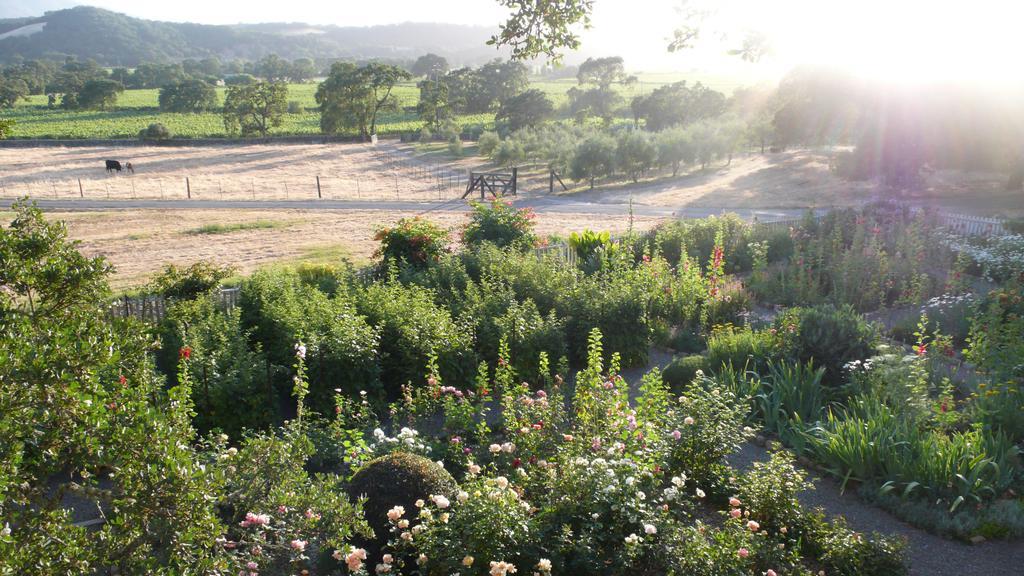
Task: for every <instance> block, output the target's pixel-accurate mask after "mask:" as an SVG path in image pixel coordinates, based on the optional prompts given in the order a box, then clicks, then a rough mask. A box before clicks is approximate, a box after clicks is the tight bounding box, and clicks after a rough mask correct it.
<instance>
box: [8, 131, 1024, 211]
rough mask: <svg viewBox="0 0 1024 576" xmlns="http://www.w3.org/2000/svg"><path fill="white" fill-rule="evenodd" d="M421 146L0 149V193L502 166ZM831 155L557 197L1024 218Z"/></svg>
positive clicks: (982, 189) (385, 175)
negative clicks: (876, 206)
mask: <svg viewBox="0 0 1024 576" xmlns="http://www.w3.org/2000/svg"><path fill="white" fill-rule="evenodd" d="M428 148H429V149H424V148H423V147H419V146H415V145H408V144H400V143H397V142H392V141H383V142H381V143H380V144H378V145H377V146H370V145H367V144H273V145H255V144H254V145H225V146H205V147H159V146H152V147H111V146H97V147H71V148H65V147H38V148H0V197H7V198H14V197H19V196H24V195H26V194H29V195H31V196H35V197H41V198H54V197H57V198H77V197H79V196H85V197H86V198H108V197H109V198H113V199H117V198H133V197H135V198H185V197H186V196H187V195H188V193H189V192H188V190H189V189H190V190H191V195H192V198H193V199H197V200H204V199H236V200H242V199H245V200H271V199H273V200H283V199H298V198H305V199H312V198H315V197H316V195H317V182H316V178H317V176H319V177H320V193H321V196H322V197H323V198H328V199H360V200H370V199H381V200H413V201H430V200H443V199H450V198H455V197H458V196H460V195H461V194H462V192H463V191H464V189H465V186H466V174H467V173H468V172H469V171H470V170H475V171H504V170H502V169H501V168H499V167H496V166H493V165H491V164H489V162H488V161H487V160H486V159H485V158H482V157H480V156H476V155H475V146H467V148H466V149H465V151H466V153H467V156H466V157H465V158H462V159H456V158H453V157H452V156H450V155H449V154H448V153H447V152H446V151H445V148H444V146H443V145H441V144H437V145H434V146H430V147H428ZM830 154H831V152H830V151H829V150H827V149H822V150H791V151H786V152H780V153H768V154H754V153H751V154H742V155H737V156H736V157H735V158H733V160H732V162H731V163H729V165H722V164H721V163H717V164H714V165H712V166H710V167H708V168H707V169H705V170H699V169H694V170H690V171H688V172H684V173H682V174H680V175H679V176H678V177H675V178H673V177H671V174H669V173H666V172H659V173H657V174H651V175H649V176H648V178H646V179H643V180H641V181H640V182H639V183H633V182H631V181H628V180H622V179H618V180H613V181H607V180H605V181H602V180H598V182H597V184H598V187H597V189H596V190H593V191H591V190H588V189H587V186H586V183H583V182H580V183H576V182H572V181H571V180H569V179H568V178H566V177H565V176H564V175H563V180H564V181H565V183H566V185H567V186H569V188H570V189H569V191H568V192H566V191H559V192H558V193H559V194H562V195H566V196H569V197H571V198H572V199H574V200H577V201H585V202H601V203H626V202H628V201H629V199H630V198H631V197H632V199H633V201H634V202H636V203H639V204H649V205H655V206H670V207H673V208H682V207H702V208H708V207H710V208H724V209H728V208H755V209H760V208H806V207H827V206H843V205H850V204H856V203H859V202H863V201H865V200H870V199H872V198H875V197H878V196H884V197H893V196H896V197H899V198H902V199H904V200H908V201H912V202H915V203H917V204H928V205H935V206H938V207H941V208H944V209H947V210H950V211H956V212H966V213H973V214H979V215H984V216H1017V215H1022V214H1024V193H1022V192H1020V191H1017V192H1007V191H1006V190H1005V189H1004V184H1005V176H1004V175H1002V174H998V173H984V172H971V173H965V172H962V171H951V170H943V171H934V172H929V173H926V174H925V175H924V178H925V185H924V187H923V189H921V190H917V191H913V192H906V191H892V190H882V189H880V188H879V186H877V185H876V184H874V183H871V182H851V181H846V180H843V179H841V178H839V177H837V176H836V175H835V174H834V173H833V172H832V171H831V170H830V169H829V158H830ZM107 159H112V160H119V161H121V162H126V161H130V162H132V164H133V165H134V167H135V174H134V175H128V174H126V173H121V174H107V172H106V170H105V169H104V160H107ZM396 160H397V161H396ZM186 179H187V183H186ZM79 180H81V183H82V187H81V189H79V184H78V183H79ZM556 186H557V185H556ZM520 189H521V191H522V192H523V193H524V194H526V195H542V194H547V193H548V173H547V172H546V171H545V170H544V169H542V168H540V167H530V166H524V167H523V168H522V169H521V170H520ZM556 189H557V188H556Z"/></svg>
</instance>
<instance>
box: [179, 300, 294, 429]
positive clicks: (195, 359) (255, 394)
mask: <svg viewBox="0 0 1024 576" xmlns="http://www.w3.org/2000/svg"><path fill="white" fill-rule="evenodd" d="M162 324H163V326H162V327H161V337H162V345H163V349H164V351H165V352H166V353H165V357H166V356H170V358H169V359H167V360H164V362H163V363H164V364H165V367H166V368H167V369H166V370H165V371H166V372H168V373H171V372H179V371H181V372H184V373H185V374H187V376H188V378H189V380H190V381H192V382H193V383H194V386H193V388H192V403H193V405H194V406H195V409H196V415H195V417H193V419H192V423H193V425H194V426H195V427H196V429H198V430H199V431H200V432H202V433H207V432H212V431H217V432H220V433H225V434H228V435H229V436H230V437H231V438H234V439H236V440H238V439H240V438H241V437H242V433H243V431H244V430H250V431H258V430H265V429H268V428H270V427H272V426H273V425H274V424H276V423H277V422H278V421H279V415H278V401H277V400H278V399H277V396H276V394H275V393H274V385H273V382H271V381H268V378H270V376H271V375H270V374H269V373H268V372H267V370H266V364H265V363H266V358H265V357H264V355H263V354H262V353H261V352H260V349H259V347H257V348H256V349H255V350H253V349H250V348H249V337H250V335H249V334H248V333H246V332H245V331H244V330H243V329H242V326H241V321H240V311H239V309H238V308H235V309H233V310H230V311H228V312H223V311H221V310H218V309H217V307H216V304H215V301H214V300H213V299H211V298H198V297H197V298H195V299H193V300H183V301H181V302H177V303H175V304H174V305H173V306H171V307H170V309H169V310H168V313H167V316H166V318H165V319H164V320H163V323H162ZM185 348H187V349H188V350H190V357H189V360H188V361H182V360H181V359H180V358H179V353H178V351H179V350H182V349H185Z"/></svg>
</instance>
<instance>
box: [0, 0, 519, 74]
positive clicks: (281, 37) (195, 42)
mask: <svg viewBox="0 0 1024 576" xmlns="http://www.w3.org/2000/svg"><path fill="white" fill-rule="evenodd" d="M492 33H493V30H492V29H490V28H488V27H484V26H461V25H454V24H437V23H411V22H410V23H403V24H392V25H386V26H368V27H355V26H348V27H346V26H333V25H331V26H322V25H315V24H303V23H268V24H241V25H231V26H222V25H205V24H191V23H174V22H158V21H154V20H143V19H140V18H133V17H131V16H128V15H125V14H120V13H117V12H111V11H109V10H104V9H100V8H94V7H90V6H77V7H74V8H68V9H65V10H54V11H50V12H46V13H45V14H43V15H42V16H39V17H35V18H32V17H29V18H9V19H0V62H12V61H17V60H20V59H32V58H48V59H64V58H65V57H68V56H73V57H75V58H78V59H93V60H96V61H97V62H98V63H100V64H101V65H104V66H135V65H137V64H139V63H141V62H165V61H178V60H182V59H185V58H197V59H198V58H206V57H211V56H216V57H218V58H221V59H222V60H230V59H235V58H238V59H243V60H256V59H259V58H261V57H263V56H266V55H267V54H271V53H276V54H277V55H279V56H281V57H283V58H288V59H294V58H303V57H305V58H313V59H315V60H328V59H333V58H352V59H356V60H360V59H370V58H380V59H389V60H408V59H413V58H416V57H417V56H419V55H421V54H424V53H426V52H434V53H436V54H440V55H442V56H445V57H446V58H448V60H449V61H450V62H451V63H452V64H454V65H472V64H479V63H481V62H484V61H487V60H489V59H491V58H494V57H496V56H499V55H500V53H499V52H498V51H496V50H495V49H494V48H492V47H490V46H487V45H486V44H485V42H486V41H487V39H488V38H490V36H491V34H492Z"/></svg>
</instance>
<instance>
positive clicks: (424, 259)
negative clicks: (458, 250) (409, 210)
mask: <svg viewBox="0 0 1024 576" xmlns="http://www.w3.org/2000/svg"><path fill="white" fill-rule="evenodd" d="M374 238H375V239H376V240H378V241H380V248H378V249H377V252H375V253H374V255H375V256H376V257H378V258H380V259H381V262H382V264H383V265H385V266H388V265H391V264H392V263H393V264H395V265H399V266H412V267H413V268H424V267H427V266H430V265H432V264H434V263H436V262H437V261H439V260H440V259H441V255H442V254H444V253H445V252H447V251H448V246H447V244H448V232H447V231H445V230H443V229H442V228H439V227H438V226H437V225H436V224H434V223H433V222H431V221H429V220H427V219H425V218H420V217H418V216H417V217H414V218H402V219H401V220H399V221H398V222H397V223H396V224H395V225H394V226H393V227H390V228H386V227H385V228H378V229H377V233H376V235H375V236H374Z"/></svg>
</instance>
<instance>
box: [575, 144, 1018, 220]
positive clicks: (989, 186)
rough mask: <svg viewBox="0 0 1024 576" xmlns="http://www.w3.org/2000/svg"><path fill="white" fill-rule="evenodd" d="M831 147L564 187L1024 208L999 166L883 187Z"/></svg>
mask: <svg viewBox="0 0 1024 576" xmlns="http://www.w3.org/2000/svg"><path fill="white" fill-rule="evenodd" d="M828 162H829V159H828V155H827V154H825V153H822V152H813V151H808V150H794V151H788V152H781V153H775V154H764V155H762V154H752V155H749V156H738V157H736V158H734V159H733V161H732V163H731V164H730V165H728V166H713V167H710V168H708V169H707V170H704V171H700V170H694V171H691V172H690V173H688V174H682V175H680V176H679V177H677V178H670V177H661V178H657V179H653V180H651V181H648V182H640V183H639V184H633V183H632V182H626V183H619V184H611V185H605V186H602V187H600V188H599V189H597V190H594V191H588V190H582V191H581V190H580V189H578V188H577V189H574V190H573V191H572V192H571V193H564V194H565V195H567V196H571V197H573V198H574V199H576V200H582V201H591V202H623V201H624V200H623V199H624V198H628V197H630V196H632V198H633V200H634V201H635V202H637V203H639V204H651V205H658V206H692V207H712V208H806V207H827V206H848V205H852V204H858V203H861V202H864V201H868V200H871V199H873V198H877V197H887V198H888V197H896V198H899V199H901V200H904V201H909V202H914V203H917V204H927V205H934V206H936V207H939V208H942V209H945V210H949V211H954V212H964V213H969V214H978V215H982V216H1017V215H1021V214H1024V194H1022V193H1021V192H1020V191H1017V192H1008V191H1006V189H1005V183H1006V176H1005V175H1004V174H998V173H985V172H971V173H966V172H962V171H954V170H940V171H935V172H931V173H927V174H925V175H924V178H925V186H924V187H923V189H921V190H916V191H912V192H908V191H892V190H880V189H879V187H878V186H877V185H876V184H874V183H872V182H851V181H846V180H843V179H841V178H839V177H838V176H836V175H835V174H833V173H832V171H831V170H830V169H829V164H828Z"/></svg>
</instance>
